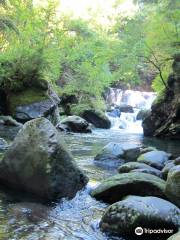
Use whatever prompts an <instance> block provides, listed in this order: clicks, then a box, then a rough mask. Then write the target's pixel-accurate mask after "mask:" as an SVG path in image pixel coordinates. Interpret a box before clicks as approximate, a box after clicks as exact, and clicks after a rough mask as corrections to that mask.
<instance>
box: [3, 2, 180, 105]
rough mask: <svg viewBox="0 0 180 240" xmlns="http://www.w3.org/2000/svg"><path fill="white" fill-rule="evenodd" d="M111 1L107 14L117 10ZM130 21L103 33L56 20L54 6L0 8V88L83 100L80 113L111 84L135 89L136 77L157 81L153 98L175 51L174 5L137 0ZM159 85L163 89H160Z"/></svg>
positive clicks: (119, 17)
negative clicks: (146, 73)
mask: <svg viewBox="0 0 180 240" xmlns="http://www.w3.org/2000/svg"><path fill="white" fill-rule="evenodd" d="M123 2H124V1H122V0H115V1H114V8H115V9H117V8H118V4H121V3H123ZM135 2H136V4H138V6H139V9H138V10H137V11H136V13H135V14H134V15H131V16H124V15H123V14H120V13H117V14H116V15H114V16H110V17H111V18H112V19H111V20H112V23H113V24H112V25H111V26H109V27H104V26H102V25H100V24H98V23H97V22H96V18H95V17H96V16H95V17H94V18H93V20H91V21H90V22H88V21H86V20H83V19H81V18H78V19H75V18H73V17H70V16H65V15H63V14H61V15H60V16H58V15H57V12H56V8H57V1H53V0H47V1H45V3H46V4H45V5H43V6H41V7H38V6H33V4H32V3H33V2H32V1H31V0H26V1H21V0H11V1H1V2H0V10H1V14H0V46H1V47H0V88H1V89H3V90H4V91H5V92H6V93H7V95H8V94H11V93H12V92H13V93H14V92H19V91H22V90H24V89H26V88H34V87H38V88H40V89H44V90H46V89H47V82H49V83H50V84H52V85H53V86H54V88H55V89H56V90H57V92H58V93H59V94H62V93H69V94H71V93H75V94H77V95H78V96H88V100H87V101H85V100H83V101H82V102H81V103H80V104H81V107H87V104H88V106H90V105H92V104H91V103H89V99H91V98H93V97H96V98H95V100H94V101H95V103H97V102H98V101H99V103H100V104H99V106H100V108H101V102H102V93H103V92H104V89H105V88H106V87H107V86H110V85H111V84H112V83H114V82H116V81H118V82H124V83H127V84H129V85H130V86H136V85H141V84H142V79H141V78H140V74H139V71H140V70H142V69H150V70H151V69H152V71H156V72H157V73H158V74H159V75H158V76H157V77H156V79H155V80H154V82H153V89H155V90H156V91H158V92H160V91H162V89H163V88H164V86H165V85H166V79H167V76H168V74H169V73H170V71H171V68H170V65H171V63H172V56H173V55H174V54H176V53H178V51H179V16H180V13H179V9H180V8H179V1H178V0H173V1H170V0H164V1H161V0H157V1H148V0H138V1H135ZM164 83H165V84H164Z"/></svg>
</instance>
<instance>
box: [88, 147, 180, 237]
mask: <svg viewBox="0 0 180 240" xmlns="http://www.w3.org/2000/svg"><path fill="white" fill-rule="evenodd" d="M94 160H95V162H97V161H98V162H100V163H101V164H103V165H104V164H109V162H111V161H118V162H119V165H120V166H119V168H118V174H116V175H114V176H112V177H110V178H107V179H105V180H104V181H103V182H102V183H101V184H100V185H99V186H97V187H96V188H95V189H94V190H93V191H92V192H91V196H92V197H94V198H96V199H97V200H101V201H103V202H106V203H109V204H112V205H110V206H109V207H108V208H107V210H106V212H105V214H104V215H103V216H102V219H101V221H100V229H101V230H102V231H104V232H106V233H107V234H108V235H109V234H110V235H114V236H119V237H122V236H123V237H124V238H125V239H128V240H129V239H154V240H157V239H167V238H168V237H170V236H171V235H173V233H176V232H178V230H179V228H180V219H179V216H180V209H179V207H180V191H179V189H180V185H179V184H180V165H179V164H180V161H179V157H178V158H177V157H176V158H175V157H174V156H172V154H169V153H167V152H164V151H159V150H157V149H154V148H151V147H149V148H147V147H145V146H138V145H129V146H128V145H126V144H124V146H123V144H117V143H109V144H108V145H106V146H105V147H104V148H103V149H102V151H101V152H100V153H99V154H98V155H97V156H96V157H95V158H94ZM138 228H140V232H138V230H137V232H136V229H138ZM145 229H152V231H154V233H153V232H152V234H151V236H150V235H148V231H147V232H146V230H145ZM154 229H155V230H158V229H162V231H163V229H166V230H169V232H168V231H167V232H159V233H160V234H159V235H158V234H157V233H158V232H155V230H154ZM141 231H142V232H141ZM143 231H144V232H143ZM138 233H139V234H138ZM139 235H141V236H139ZM176 236H179V235H175V236H174V237H175V239H176ZM172 238H173V237H172ZM177 239H178V238H177Z"/></svg>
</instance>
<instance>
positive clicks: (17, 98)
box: [9, 89, 48, 113]
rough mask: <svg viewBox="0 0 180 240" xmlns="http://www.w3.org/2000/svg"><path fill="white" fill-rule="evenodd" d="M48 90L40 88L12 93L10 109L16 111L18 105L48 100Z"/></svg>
mask: <svg viewBox="0 0 180 240" xmlns="http://www.w3.org/2000/svg"><path fill="white" fill-rule="evenodd" d="M47 98H48V97H47V94H46V91H42V90H39V89H27V90H24V91H22V92H17V93H12V94H11V96H10V103H9V104H10V111H11V112H12V113H14V112H15V110H16V107H17V106H23V105H28V104H32V103H35V102H40V101H43V100H46V99H47Z"/></svg>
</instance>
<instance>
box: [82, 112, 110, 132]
mask: <svg viewBox="0 0 180 240" xmlns="http://www.w3.org/2000/svg"><path fill="white" fill-rule="evenodd" d="M81 117H82V118H84V119H86V121H88V122H89V123H92V124H93V125H94V126H95V127H97V128H105V129H108V128H110V127H111V122H110V120H109V119H108V117H107V116H106V115H105V114H104V113H103V112H101V111H97V110H93V109H90V110H85V111H83V112H82V113H81Z"/></svg>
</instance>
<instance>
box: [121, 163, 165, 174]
mask: <svg viewBox="0 0 180 240" xmlns="http://www.w3.org/2000/svg"><path fill="white" fill-rule="evenodd" d="M118 172H119V173H128V172H143V173H148V174H152V175H155V176H157V177H160V178H161V177H162V173H161V171H160V170H158V169H156V168H153V167H151V166H149V165H147V164H145V163H139V162H128V163H125V164H123V165H121V166H120V167H119V168H118Z"/></svg>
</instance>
